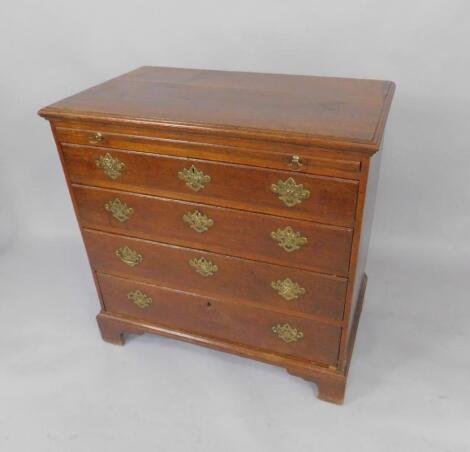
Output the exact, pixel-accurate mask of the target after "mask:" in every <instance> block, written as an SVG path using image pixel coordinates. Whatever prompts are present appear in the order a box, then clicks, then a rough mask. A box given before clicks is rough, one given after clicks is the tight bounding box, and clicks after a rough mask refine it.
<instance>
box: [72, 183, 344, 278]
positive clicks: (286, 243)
mask: <svg viewBox="0 0 470 452" xmlns="http://www.w3.org/2000/svg"><path fill="white" fill-rule="evenodd" d="M74 195H75V199H76V201H77V204H78V208H79V216H80V221H81V224H82V226H85V227H90V228H93V229H101V230H107V231H110V232H116V233H121V234H124V235H131V236H135V237H140V238H145V239H150V240H156V241H158V242H166V243H174V244H176V245H182V246H188V247H190V248H199V249H207V250H211V251H215V252H220V253H223V254H230V255H234V256H239V257H245V258H248V259H256V260H262V261H265V262H272V263H277V264H281V265H288V266H293V267H298V268H303V269H307V270H314V271H319V272H322V273H330V274H334V275H343V276H345V275H347V274H348V269H349V257H350V250H351V240H352V231H351V230H349V229H344V228H340V227H336V226H326V225H320V224H317V223H311V222H307V221H299V220H289V219H286V218H282V217H274V216H270V215H263V214H256V213H250V212H242V211H239V210H233V209H225V208H220V207H213V206H212V207H211V206H208V205H201V204H195V203H188V202H183V201H175V200H168V199H162V198H155V197H152V196H145V195H136V194H131V193H123V192H116V191H110V190H105V189H93V188H90V187H83V186H74ZM289 228H291V230H292V231H293V234H289V233H288V232H289V231H290V229H289ZM277 231H280V232H279V233H278V232H277ZM285 231H287V233H285ZM283 233H284V235H283ZM296 233H298V234H299V237H297V236H296V235H295V234H296ZM305 241H306V242H305ZM304 242H305V243H304ZM295 248H296V249H295Z"/></svg>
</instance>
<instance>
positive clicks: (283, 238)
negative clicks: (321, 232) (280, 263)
mask: <svg viewBox="0 0 470 452" xmlns="http://www.w3.org/2000/svg"><path fill="white" fill-rule="evenodd" d="M271 238H273V239H274V240H276V242H278V245H279V246H280V247H281V248H283V249H284V250H285V251H287V252H288V253H291V252H292V251H296V250H299V249H300V248H301V247H302V246H304V245H306V244H307V242H308V240H307V237H304V236H303V235H302V234H301V233H300V232H296V231H294V230H293V229H292V228H291V227H290V226H286V227H285V228H284V229H282V228H279V229H277V230H276V231H273V232H271Z"/></svg>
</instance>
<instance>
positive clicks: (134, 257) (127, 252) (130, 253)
mask: <svg viewBox="0 0 470 452" xmlns="http://www.w3.org/2000/svg"><path fill="white" fill-rule="evenodd" d="M115 254H116V256H117V257H119V259H121V260H122V261H123V262H124V263H125V264H127V265H129V267H135V266H136V265H139V264H140V263H141V262H142V261H143V259H144V258H143V257H142V255H140V254H139V253H138V252H137V251H136V250H133V249H131V248H129V247H128V246H121V247H120V248H118V249H117V250H116V251H115Z"/></svg>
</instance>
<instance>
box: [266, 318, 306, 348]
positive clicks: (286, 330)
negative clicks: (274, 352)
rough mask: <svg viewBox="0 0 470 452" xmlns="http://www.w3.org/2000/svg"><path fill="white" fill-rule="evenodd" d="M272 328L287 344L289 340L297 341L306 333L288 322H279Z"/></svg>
mask: <svg viewBox="0 0 470 452" xmlns="http://www.w3.org/2000/svg"><path fill="white" fill-rule="evenodd" d="M271 329H272V331H273V333H274V334H276V335H277V337H278V338H279V339H281V340H283V341H284V342H286V343H287V344H288V343H289V342H297V341H298V340H300V339H302V338H303V337H304V333H302V331H300V330H298V329H297V328H294V327H292V326H290V325H289V324H288V323H284V325H281V324H280V323H278V324H277V325H273V327H272V328H271Z"/></svg>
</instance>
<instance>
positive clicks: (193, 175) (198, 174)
mask: <svg viewBox="0 0 470 452" xmlns="http://www.w3.org/2000/svg"><path fill="white" fill-rule="evenodd" d="M178 177H179V178H180V179H181V180H184V181H185V182H186V186H187V187H189V188H190V189H191V190H194V191H199V190H201V189H202V188H204V187H205V186H206V185H207V184H208V183H209V182H210V181H211V177H210V176H208V175H207V174H204V173H203V172H202V171H200V170H198V169H197V168H196V167H195V166H194V165H191V167H190V168H189V169H188V168H184V169H182V170H181V171H179V172H178Z"/></svg>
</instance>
